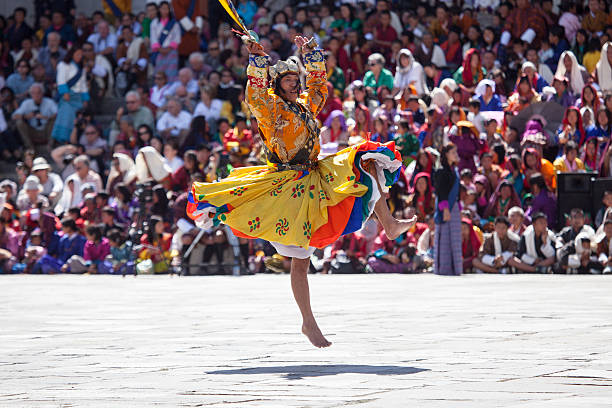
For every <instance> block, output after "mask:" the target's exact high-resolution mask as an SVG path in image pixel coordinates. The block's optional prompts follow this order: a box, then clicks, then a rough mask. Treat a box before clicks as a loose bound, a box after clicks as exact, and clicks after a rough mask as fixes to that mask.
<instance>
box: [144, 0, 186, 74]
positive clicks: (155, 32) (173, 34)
mask: <svg viewBox="0 0 612 408" xmlns="http://www.w3.org/2000/svg"><path fill="white" fill-rule="evenodd" d="M180 41H181V29H180V26H179V24H178V22H177V21H176V19H175V18H174V16H173V15H172V12H171V11H170V4H169V3H168V2H167V1H162V2H161V3H160V4H159V11H158V15H157V18H155V20H153V22H152V23H151V51H152V52H153V53H152V55H151V57H152V61H153V64H154V66H155V72H156V73H157V72H160V71H164V72H165V73H166V75H167V76H168V81H169V82H173V81H174V80H175V79H176V75H177V71H178V51H177V48H178V45H179V43H180Z"/></svg>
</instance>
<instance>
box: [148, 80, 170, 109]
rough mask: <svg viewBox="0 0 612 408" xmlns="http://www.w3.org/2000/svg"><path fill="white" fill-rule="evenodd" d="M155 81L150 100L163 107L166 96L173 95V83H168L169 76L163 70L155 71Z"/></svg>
mask: <svg viewBox="0 0 612 408" xmlns="http://www.w3.org/2000/svg"><path fill="white" fill-rule="evenodd" d="M153 81H154V83H155V85H154V86H153V88H151V96H150V101H151V103H153V105H155V106H157V107H158V108H163V107H164V106H165V105H166V98H167V97H168V96H170V95H171V93H170V89H171V87H172V84H169V83H168V77H167V76H166V73H165V72H163V71H160V72H157V73H155V76H154V77H153Z"/></svg>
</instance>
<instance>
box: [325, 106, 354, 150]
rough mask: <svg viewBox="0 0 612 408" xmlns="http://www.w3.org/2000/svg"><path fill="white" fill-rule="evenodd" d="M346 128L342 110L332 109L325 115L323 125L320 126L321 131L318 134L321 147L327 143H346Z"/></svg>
mask: <svg viewBox="0 0 612 408" xmlns="http://www.w3.org/2000/svg"><path fill="white" fill-rule="evenodd" d="M347 130H348V128H347V126H346V120H345V119H344V114H343V113H342V111H341V110H335V111H332V112H331V113H330V115H329V116H328V117H327V120H326V121H325V125H324V126H323V127H322V128H321V133H320V135H319V138H320V143H321V146H322V147H323V146H324V145H326V144H328V143H336V144H338V145H343V144H346V145H348V139H349V136H348V132H347ZM338 150H339V149H338Z"/></svg>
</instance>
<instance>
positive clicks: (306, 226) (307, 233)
mask: <svg viewBox="0 0 612 408" xmlns="http://www.w3.org/2000/svg"><path fill="white" fill-rule="evenodd" d="M302 229H303V230H304V236H305V237H306V238H307V239H310V237H311V235H312V233H311V229H312V225H311V224H310V222H309V221H306V222H305V223H304V225H303V226H302Z"/></svg>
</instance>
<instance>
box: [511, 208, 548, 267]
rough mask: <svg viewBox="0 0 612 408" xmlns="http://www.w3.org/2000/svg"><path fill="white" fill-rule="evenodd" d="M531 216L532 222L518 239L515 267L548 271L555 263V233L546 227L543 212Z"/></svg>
mask: <svg viewBox="0 0 612 408" xmlns="http://www.w3.org/2000/svg"><path fill="white" fill-rule="evenodd" d="M531 218H532V224H531V225H530V226H529V227H527V228H526V229H525V232H524V233H523V235H522V236H521V240H520V241H519V245H518V251H517V253H516V256H517V258H518V259H517V260H516V261H517V262H516V266H515V267H516V268H517V269H518V270H520V271H523V272H531V273H534V272H537V273H549V272H550V271H551V268H552V265H553V264H554V263H555V254H556V252H555V247H554V242H555V235H554V233H553V232H552V231H551V230H549V229H548V228H547V223H548V221H547V219H546V215H544V213H541V212H537V213H535V214H534V215H533V216H532V217H531ZM553 222H554V220H553ZM518 261H521V263H518Z"/></svg>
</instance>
